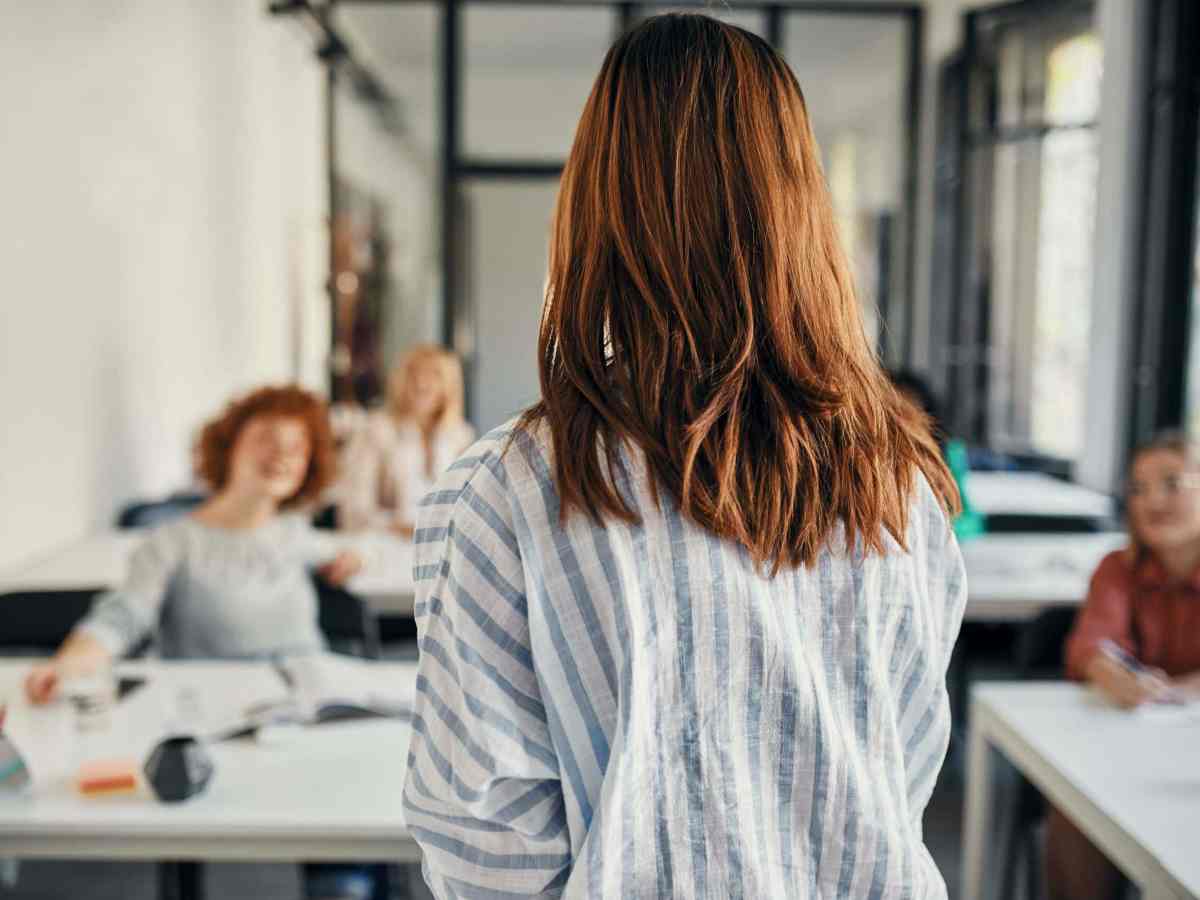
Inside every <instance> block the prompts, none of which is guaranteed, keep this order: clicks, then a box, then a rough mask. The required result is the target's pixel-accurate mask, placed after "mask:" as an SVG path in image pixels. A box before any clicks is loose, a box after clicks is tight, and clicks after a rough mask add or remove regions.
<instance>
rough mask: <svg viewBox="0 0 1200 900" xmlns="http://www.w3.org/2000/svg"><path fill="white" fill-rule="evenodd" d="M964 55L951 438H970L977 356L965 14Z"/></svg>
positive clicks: (953, 257) (966, 23) (968, 18)
mask: <svg viewBox="0 0 1200 900" xmlns="http://www.w3.org/2000/svg"><path fill="white" fill-rule="evenodd" d="M963 31H964V35H963V54H962V84H961V85H960V86H959V89H958V116H957V118H958V122H957V125H958V134H957V143H958V152H957V154H956V158H957V163H958V166H957V168H958V171H957V172H955V178H956V183H955V185H954V227H953V228H952V229H951V234H952V235H953V237H952V240H951V244H952V247H951V253H950V265H951V269H952V271H953V278H952V279H951V285H952V289H951V290H952V293H951V303H952V309H951V317H950V323H951V324H950V346H949V347H948V348H947V349H948V350H949V351H950V359H949V369H950V371H949V373H948V375H949V378H947V379H946V383H947V393H948V395H949V397H948V401H949V402H948V404H947V409H948V412H949V422H948V425H949V428H950V433H951V434H952V435H958V436H967V435H966V432H968V431H969V429H970V422H969V421H967V419H968V417H967V410H968V409H969V405H968V398H967V397H966V393H967V390H968V389H969V386H970V384H971V382H972V379H970V378H969V377H968V376H969V374H970V372H969V371H968V365H973V362H971V360H970V359H969V357H971V356H972V355H973V354H974V351H975V347H974V344H973V342H972V343H971V344H970V345H968V343H967V341H968V336H967V327H966V324H967V323H966V319H967V315H966V311H967V305H968V302H969V300H968V298H967V297H966V291H967V284H966V282H967V271H968V267H967V265H966V255H967V254H968V253H970V252H971V238H972V235H973V234H974V229H973V228H972V227H971V222H970V214H971V204H970V198H969V196H968V195H969V190H968V188H969V183H970V181H971V179H970V171H971V158H970V152H971V148H970V141H969V132H970V112H971V75H972V66H973V64H974V58H975V16H974V14H973V13H970V12H968V13H965V14H964V16H963ZM973 337H974V335H972V336H971V339H972V341H973Z"/></svg>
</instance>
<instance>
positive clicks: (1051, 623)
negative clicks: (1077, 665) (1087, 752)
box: [1000, 607, 1075, 900]
mask: <svg viewBox="0 0 1200 900" xmlns="http://www.w3.org/2000/svg"><path fill="white" fill-rule="evenodd" d="M1074 623H1075V610H1074V609H1072V608H1070V607H1060V608H1054V609H1047V610H1044V611H1043V612H1042V613H1041V614H1040V615H1039V616H1037V618H1035V619H1034V620H1033V621H1032V622H1030V623H1029V624H1028V625H1026V626H1025V627H1024V628H1022V630H1021V632H1020V634H1019V635H1018V636H1017V645H1016V665H1017V672H1016V674H1017V677H1018V678H1021V679H1026V680H1035V679H1036V680H1046V679H1056V678H1061V677H1062V674H1063V669H1064V666H1065V659H1064V652H1063V650H1064V645H1065V644H1066V641H1067V635H1068V634H1070V631H1071V627H1072V625H1074ZM1046 812H1047V810H1046V801H1045V798H1043V797H1042V795H1041V793H1040V792H1039V791H1038V789H1037V788H1035V787H1034V786H1033V785H1032V784H1030V783H1029V782H1028V781H1027V780H1026V779H1025V778H1024V777H1023V776H1021V775H1018V776H1017V783H1016V784H1015V785H1014V796H1013V809H1012V816H1011V818H1010V820H1009V827H1008V830H1007V833H1006V834H1005V837H1004V853H1003V859H1004V876H1003V884H1002V886H1001V892H1000V896H1001V897H1004V898H1011V897H1014V896H1015V893H1014V891H1015V890H1016V877H1017V870H1018V869H1019V868H1020V866H1021V863H1022V862H1024V865H1025V898H1026V900H1037V898H1038V897H1039V896H1040V895H1041V890H1040V886H1041V879H1040V876H1041V872H1042V851H1041V847H1039V846H1038V840H1037V825H1038V823H1039V822H1040V821H1042V819H1044V818H1045V816H1046Z"/></svg>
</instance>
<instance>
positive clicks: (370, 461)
mask: <svg viewBox="0 0 1200 900" xmlns="http://www.w3.org/2000/svg"><path fill="white" fill-rule="evenodd" d="M372 424H373V423H372V422H371V421H369V420H368V422H367V423H366V425H365V426H364V427H362V428H360V429H359V430H358V433H357V434H355V435H354V437H353V438H352V439H351V441H350V444H349V446H347V448H346V452H345V455H344V457H343V459H342V462H341V465H340V469H341V472H342V476H341V485H340V486H339V488H338V494H339V496H338V525H339V527H341V528H344V529H347V530H350V531H361V530H364V529H387V528H389V527H390V526H391V524H392V521H393V519H394V518H395V516H394V515H393V513H392V512H391V510H388V509H385V508H384V507H383V505H382V503H381V502H380V496H379V494H380V485H381V483H382V481H383V479H382V472H383V466H384V454H385V451H384V448H383V447H382V446H381V445H380V443H379V441H378V440H377V439H376V437H375V435H374V429H373V427H372Z"/></svg>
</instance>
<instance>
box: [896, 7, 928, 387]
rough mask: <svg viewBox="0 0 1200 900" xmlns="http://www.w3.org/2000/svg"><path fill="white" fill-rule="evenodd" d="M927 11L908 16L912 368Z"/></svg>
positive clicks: (905, 340) (906, 360)
mask: <svg viewBox="0 0 1200 900" xmlns="http://www.w3.org/2000/svg"><path fill="white" fill-rule="evenodd" d="M924 56H925V10H924V9H923V8H921V7H919V6H918V7H915V8H913V9H912V10H911V11H910V12H909V17H908V121H907V122H906V123H905V139H906V140H905V153H906V157H905V160H904V208H905V215H904V218H903V220H902V221H903V222H904V305H905V312H904V332H903V337H902V340H901V341H900V345H899V346H900V348H901V354H902V355H901V360H900V362H901V365H902V366H903V367H904V368H906V369H907V368H910V367H911V366H912V363H913V354H914V351H915V349H916V348H915V342H916V333H917V330H916V327H915V326H916V322H915V321H914V319H915V318H916V316H915V313H916V311H917V297H916V290H917V197H918V190H917V187H918V183H919V180H920V167H921V97H922V95H923V93H924V85H923V84H922V80H923V79H924V77H925V59H924Z"/></svg>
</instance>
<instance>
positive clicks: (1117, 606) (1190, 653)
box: [1067, 550, 1200, 681]
mask: <svg viewBox="0 0 1200 900" xmlns="http://www.w3.org/2000/svg"><path fill="white" fill-rule="evenodd" d="M1105 640H1110V641H1113V642H1114V643H1116V644H1117V645H1119V646H1120V647H1122V648H1123V649H1125V650H1126V651H1127V652H1129V653H1132V654H1133V655H1134V656H1135V657H1137V658H1138V659H1139V660H1140V661H1141V662H1142V663H1143V664H1144V665H1147V666H1151V667H1153V668H1158V669H1162V670H1163V671H1164V672H1166V673H1167V674H1168V675H1170V676H1171V677H1177V676H1180V675H1187V674H1190V673H1192V672H1195V671H1197V670H1200V568H1198V569H1197V570H1196V571H1195V572H1193V573H1192V575H1191V577H1190V578H1188V579H1187V580H1186V581H1184V582H1176V583H1174V584H1172V583H1170V581H1169V579H1168V578H1167V574H1166V571H1165V570H1164V569H1163V567H1162V565H1161V564H1160V563H1159V562H1158V561H1157V560H1156V559H1154V558H1153V557H1146V558H1145V559H1142V560H1140V561H1138V562H1136V563H1135V562H1134V556H1133V553H1132V551H1130V550H1118V551H1116V552H1115V553H1110V554H1108V556H1106V557H1104V560H1103V561H1102V562H1101V563H1100V566H1099V568H1097V569H1096V574H1095V575H1093V576H1092V584H1091V587H1090V588H1089V590H1088V596H1087V602H1086V603H1085V604H1084V607H1083V609H1082V610H1081V611H1080V613H1079V615H1078V617H1076V619H1075V627H1074V628H1073V629H1072V631H1071V635H1070V637H1069V638H1068V639H1067V675H1068V676H1069V677H1071V678H1074V679H1077V680H1080V681H1082V680H1083V678H1084V671H1085V670H1086V669H1087V666H1088V663H1089V662H1090V661H1091V659H1092V656H1093V655H1094V654H1095V653H1096V652H1097V651H1098V650H1099V648H1100V645H1101V643H1103V642H1104V641H1105Z"/></svg>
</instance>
